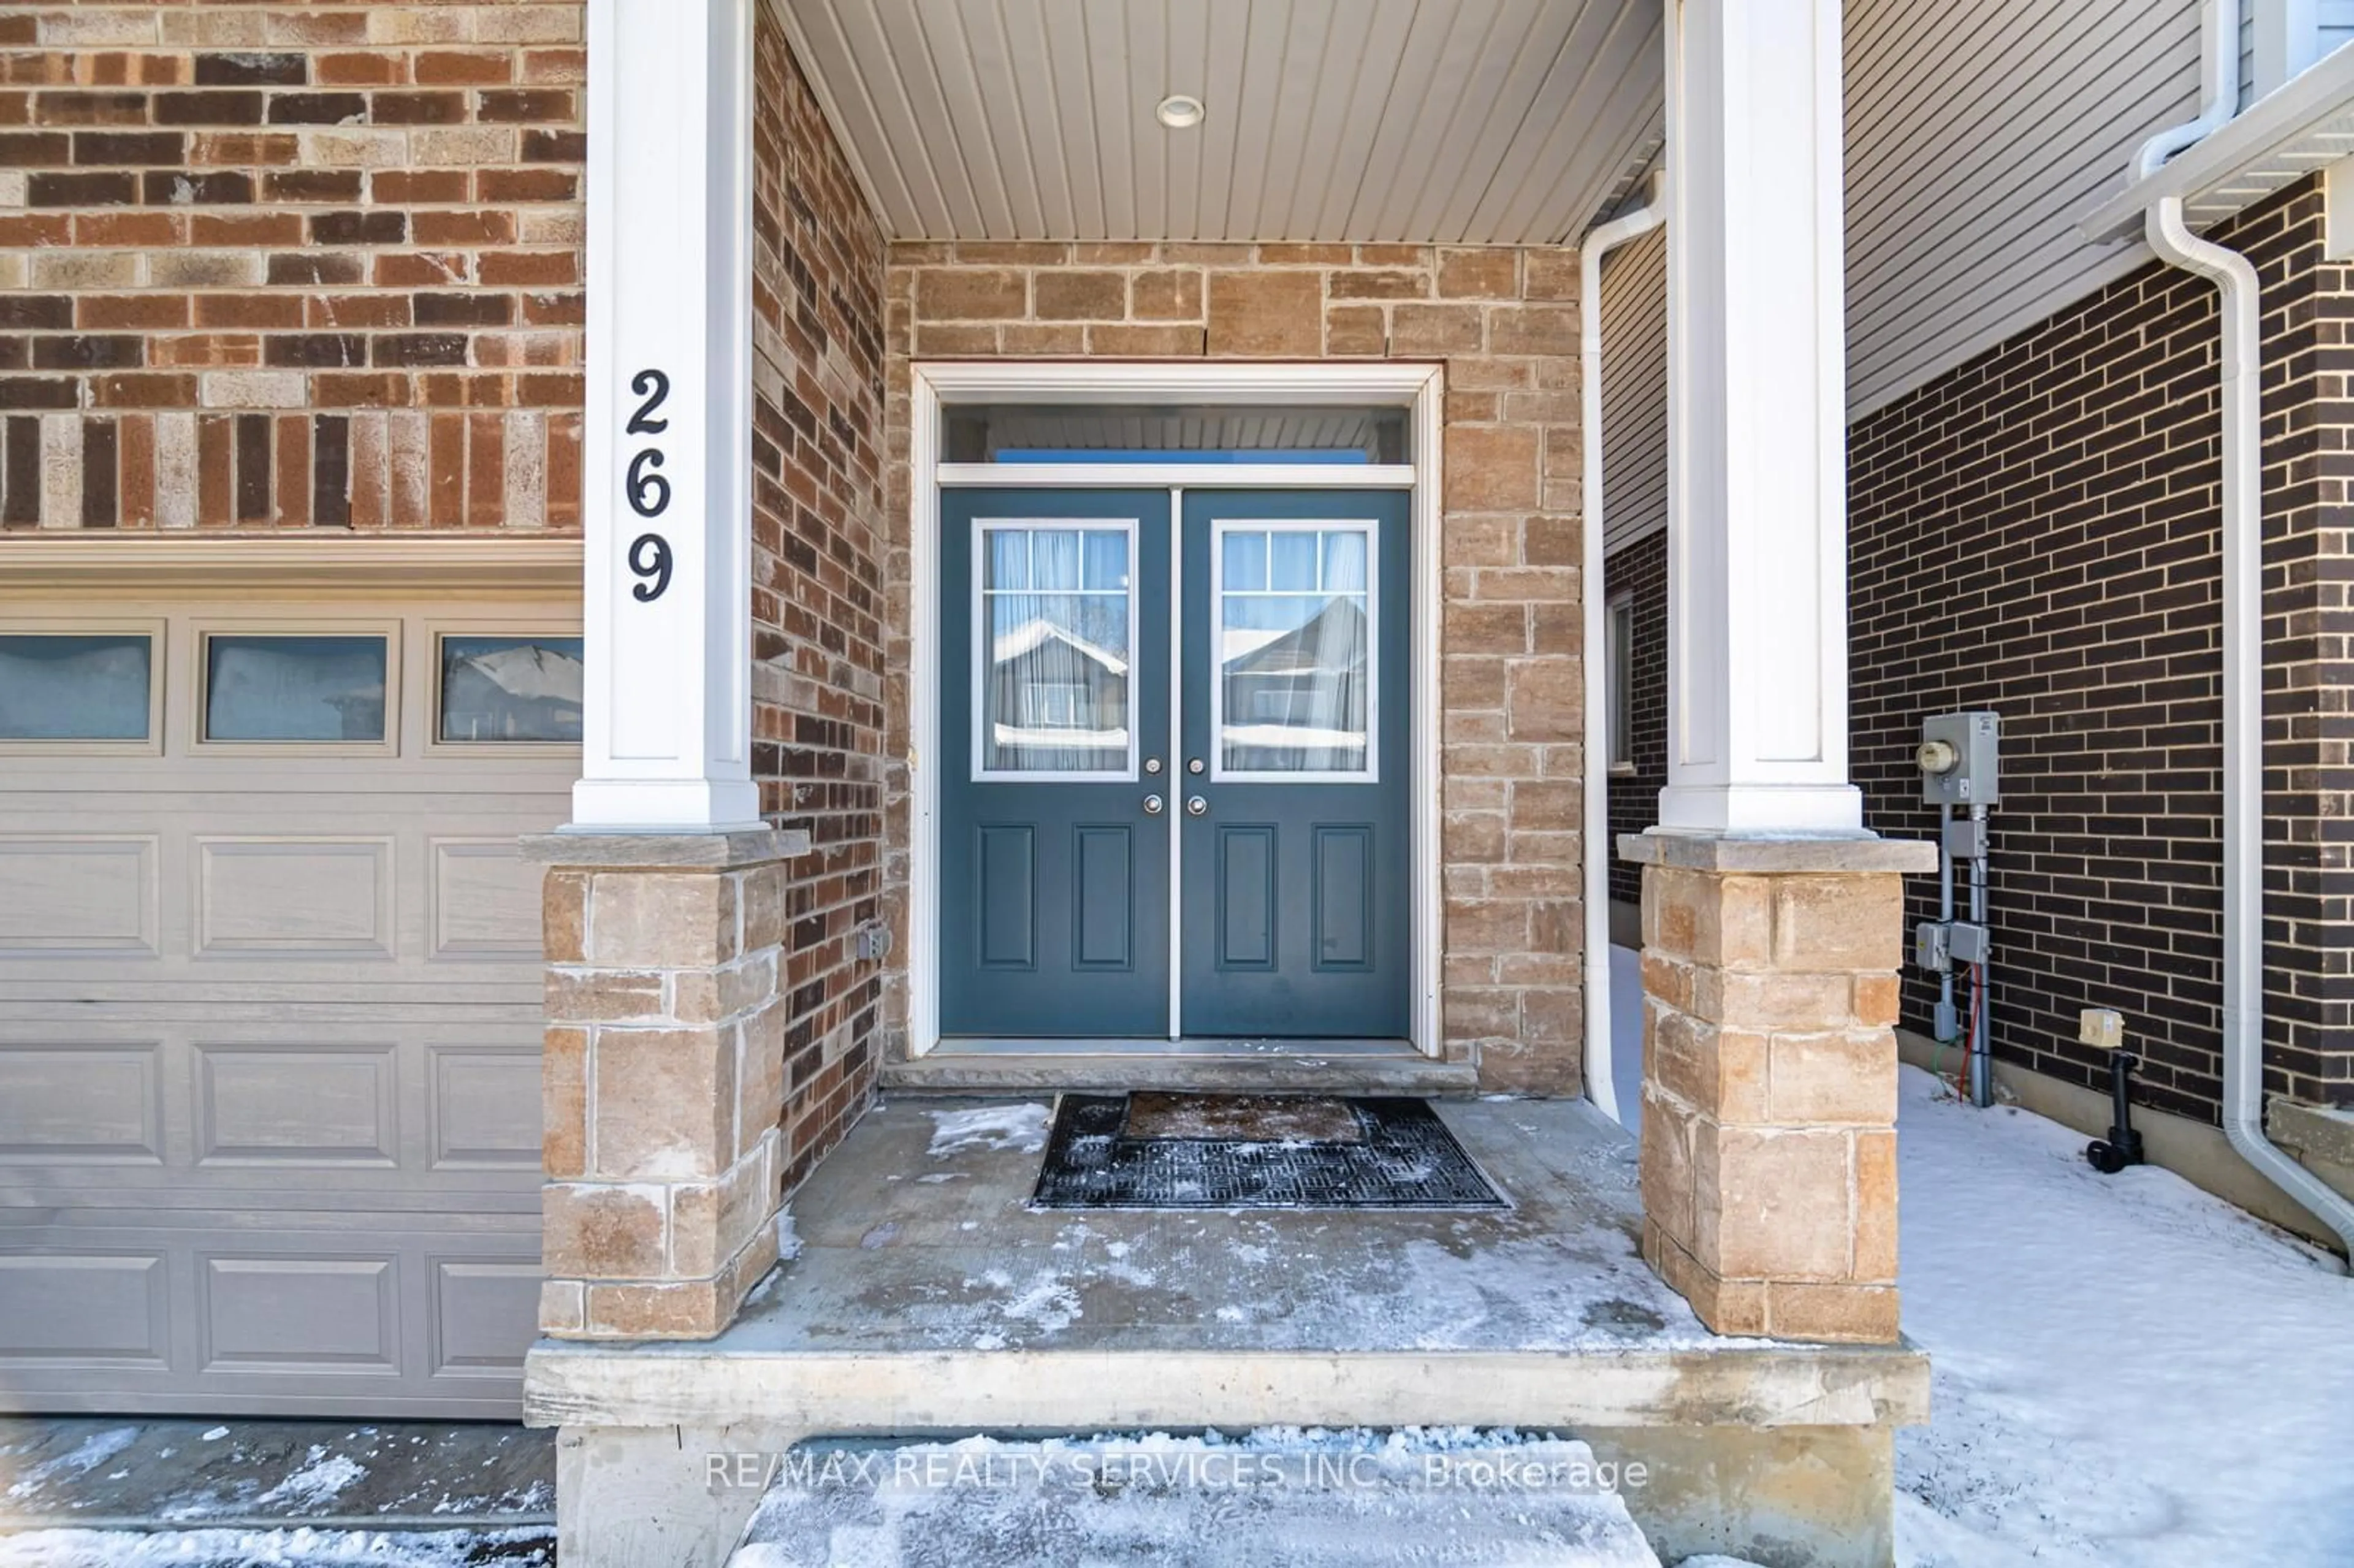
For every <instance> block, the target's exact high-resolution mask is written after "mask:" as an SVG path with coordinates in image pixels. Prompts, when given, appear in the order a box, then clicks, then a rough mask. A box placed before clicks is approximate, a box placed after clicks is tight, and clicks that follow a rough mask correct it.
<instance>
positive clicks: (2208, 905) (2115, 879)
mask: <svg viewBox="0 0 2354 1568" xmlns="http://www.w3.org/2000/svg"><path fill="white" fill-rule="evenodd" d="M2321 228H2322V197H2321V191H2320V185H2319V181H2318V179H2314V180H2308V181H2306V182H2305V183H2304V184H2302V185H2298V186H2296V187H2293V188H2291V189H2290V190H2288V191H2285V192H2284V193H2282V194H2281V195H2280V196H2276V197H2274V198H2273V199H2271V200H2269V201H2267V202H2265V203H2264V204H2263V205H2262V206H2260V207H2255V208H2253V209H2252V210H2251V211H2249V212H2247V213H2245V214H2243V215H2242V216H2240V217H2237V218H2235V219H2233V220H2232V222H2230V223H2228V224H2226V225H2224V226H2223V227H2222V228H2221V229H2219V230H2218V232H2217V235H2216V238H2219V239H2221V241H2222V242H2223V243H2225V244H2229V245H2232V246H2236V247H2239V248H2242V249H2245V250H2246V251H2247V252H2248V254H2249V255H2250V257H2251V258H2252V259H2253V260H2254V261H2255V263H2256V265H2257V268H2258V270H2259V272H2260V273H2261V275H2262V278H2263V284H2264V361H2265V363H2264V436H2265V452H2264V621H2265V624H2264V654H2265V671H2264V688H2265V691H2264V707H2265V724H2264V736H2265V742H2264V763H2265V799H2264V820H2265V839H2266V842H2265V846H2264V856H2265V883H2266V892H2265V898H2266V920H2265V934H2266V965H2265V993H2266V996H2265V1005H2266V1013H2267V1020H2266V1030H2267V1035H2266V1043H2267V1054H2266V1062H2265V1073H2264V1080H2265V1088H2266V1090H2267V1091H2268V1092H2269V1093H2272V1094H2285V1095H2289V1096H2292V1097H2296V1098H2298V1099H2302V1100H2308V1101H2317V1102H2320V1103H2324V1104H2332V1105H2347V1104H2349V1103H2354V980H2349V948H2354V942H2349V938H2354V916H2349V908H2354V863H2349V844H2354V772H2349V768H2348V757H2349V743H2354V715H2349V692H2354V660H2349V650H2348V626H2347V615H2346V610H2347V603H2348V584H2349V580H2354V560H2349V550H2348V544H2349V540H2348V535H2349V524H2354V514H2349V507H2348V502H2347V494H2348V489H2347V485H2348V480H2349V477H2354V455H2349V446H2354V442H2349V435H2354V398H2349V396H2348V392H2347V389H2346V378H2345V375H2344V372H2343V366H2342V363H2341V362H2342V358H2343V355H2344V348H2343V345H2344V344H2345V343H2346V342H2347V341H2348V338H2349V330H2354V271H2349V268H2348V267H2347V266H2346V265H2345V264H2343V263H2338V262H2331V261H2327V260H2325V259H2324V258H2323V255H2322V248H2321ZM2216 354H2217V325H2216V303H2215V291H2214V289H2213V288H2212V286H2211V285H2210V284H2208V283H2205V282H2203V281H2200V280H2198V279H2195V278H2192V277H2190V276H2187V275H2186V274H2184V273H2181V272H2179V271H2175V270H2167V269H2162V268H2159V267H2158V266H2156V265H2152V266H2151V267H2149V268H2147V269H2145V270H2142V271H2139V272H2137V273H2135V274H2134V275H2133V276H2131V277H2129V278H2127V279H2125V280H2124V281H2120V282H2118V283H2116V284H2114V285H2113V286H2111V287H2109V288H2107V289H2105V290H2103V291H2100V292H2099V293H2096V294H2094V295H2093V296H2092V297H2090V298H2088V299H2086V300H2084V301H2083V302H2080V303H2078V304H2076V305H2073V306H2072V307H2070V308H2069V309H2068V310H2066V311H2064V312H2062V313H2060V314H2058V315H2056V316H2053V317H2052V318H2051V319H2050V320H2048V321H2046V322H2043V323H2040V324H2039V325H2036V326H2034V327H2031V328H2030V329H2029V330H2027V331H2026V332H2023V333H2021V334H2019V335H2018V336H2017V337H2014V338H2012V339H2011V340H2010V341H2009V342H2008V343H2005V344H2002V345H2001V346H1999V347H1998V348H1995V349H1992V350H1989V351H1988V353H1986V354H1984V355H1980V356H1978V358H1977V359H1974V360H1972V361H1970V362H1969V363H1968V364H1967V365H1964V366H1960V367H1958V368H1956V369H1955V370H1953V371H1951V372H1949V373H1948V374H1946V376H1941V377H1940V378H1939V379H1937V380H1936V381H1935V382H1932V383H1931V384H1929V385H1928V386H1926V387H1922V388H1921V389H1920V390H1919V391H1917V392H1914V393H1912V394H1910V395H1909V396H1907V397H1903V398H1901V399H1899V400H1898V401H1897V402H1895V403H1893V404H1890V405H1889V406H1888V407H1886V408H1882V409H1880V410H1878V411H1876V412H1874V413H1873V414H1872V415H1870V416H1869V417H1867V418H1863V419H1861V420H1859V421H1858V422H1857V423H1856V425H1855V426H1854V428H1853V429H1852V430H1851V431H1850V440H1849V450H1850V496H1851V516H1850V542H1851V550H1852V556H1851V577H1850V583H1851V588H1850V623H1851V626H1852V628H1853V631H1852V638H1853V642H1852V646H1853V655H1852V667H1853V725H1854V728H1853V747H1854V750H1853V755H1854V759H1855V760H1854V771H1855V775H1856V778H1857V779H1858V781H1859V782H1860V783H1861V785H1862V786H1863V788H1864V790H1865V793H1866V797H1867V800H1868V809H1869V811H1870V821H1871V825H1872V827H1873V828H1875V829H1876V830H1878V831H1879V832H1882V833H1886V834H1895V835H1902V836H1927V835H1929V834H1930V833H1931V832H1934V829H1935V818H1934V815H1933V814H1932V812H1931V811H1930V810H1929V809H1927V808H1925V807H1923V806H1922V805H1921V804H1920V786H1919V775H1918V774H1917V773H1916V772H1915V771H1914V766H1913V762H1912V751H1913V747H1914V744H1915V742H1916V741H1917V740H1918V738H1919V733H1920V721H1921V719H1922V717H1923V715H1928V714H1934V713H1940V712H1945V711H1947V710H1951V709H1958V708H1979V707H1984V708H1991V709H1993V710H1995V711H1996V712H1998V713H1999V714H2000V715H2002V720H2003V796H2002V802H2001V804H2000V805H1999V807H1997V808H1996V810H1995V812H1994V857H1993V862H1992V873H1993V888H1992V899H1991V905H1992V919H1993V925H1994V930H1995V943H1996V946H1995V965H1994V969H1995V987H1994V991H1993V998H1992V1019H1993V1033H1994V1045H1995V1051H1996V1054H1998V1055H1999V1056H2002V1057H2004V1058H2005V1059H2007V1060H2009V1061H2013V1062H2017V1063H2020V1064H2022V1065H2027V1066H2030V1067H2033V1068H2035V1069H2038V1070H2040V1071H2042V1072H2046V1073H2050V1074H2053V1075H2058V1076H2060V1077H2062V1078H2063V1079H2066V1080H2069V1081H2072V1082H2074V1083H2077V1084H2082V1085H2085V1086H2093V1087H2100V1086H2105V1083H2106V1060H2105V1057H2104V1056H2103V1055H2102V1054H2100V1053H2097V1052H2094V1051H2093V1050H2092V1049H2091V1048H2089V1047H2086V1046H2083V1045H2079V1044H2077V1043H2076V1011H2077V1009H2078V1008H2080V1007H2086V1006H2103V1007H2115V1008H2116V1009H2118V1010H2120V1011H2121V1012H2124V1013H2125V1015H2126V1029H2127V1031H2128V1038H2129V1040H2130V1042H2131V1043H2132V1044H2134V1045H2135V1047H2136V1048H2137V1049H2138V1050H2140V1051H2141V1052H2142V1053H2143V1054H2144V1056H2145V1060H2146V1061H2147V1068H2146V1070H2145V1072H2144V1075H2143V1093H2144V1094H2145V1096H2146V1097H2147V1100H2148V1101H2149V1102H2150V1103H2151V1104H2154V1105H2156V1106H2158V1107H2161V1108H2163V1109H2166V1110H2169V1111H2174V1112H2178V1113H2179V1114H2182V1115H2186V1116H2190V1117H2195V1118H2200V1119H2203V1120H2209V1121H2211V1120H2213V1119H2215V1118H2216V1116H2217V1113H2218V1106H2219V1100H2220V1097H2221V1086H2220V1079H2219V1073H2220V1069H2221V978H2220V960H2221V913H2220V911H2221V885H2220V874H2221V853H2222V850H2221V821H2220V812H2221V763H2222V752H2221V721H2222V701H2221V652H2220V646H2221V644H2220V637H2221V560H2220V555H2219V549H2220V532H2221V524H2220V505H2221V502H2220V498H2219V497H2220V488H2219V487H2220V483H2221V466H2220V459H2219V455H2218V451H2219V449H2218V446H2217V428H2216V419H2217V409H2216V397H2217V388H2216ZM1911 892H1912V906H1911V908H1910V909H1909V911H1908V915H1909V916H1910V917H1912V918H1915V919H1917V918H1920V917H1922V916H1925V915H1926V914H1927V913H1928V912H1929V907H1928V901H1929V900H1930V899H1933V898H1934V896H1935V887H1934V885H1933V884H1931V883H1928V882H1925V881H1916V882H1915V883H1914V885H1913V886H1912V890H1911ZM1931 999H1932V991H1931V988H1930V987H1929V986H1928V985H1927V984H1926V983H1925V981H1924V980H1923V979H1922V978H1921V977H1920V976H1919V975H1918V974H1917V973H1915V972H1914V971H1913V970H1911V969H1910V968H1909V967H1908V969H1907V971H1906V983H1905V998H1904V1012H1905V1017H1906V1020H1907V1021H1908V1022H1910V1023H1912V1024H1913V1025H1914V1027H1916V1028H1925V1027H1926V1026H1927V1023H1928V1004H1929V1002H1930V1001H1931Z"/></svg>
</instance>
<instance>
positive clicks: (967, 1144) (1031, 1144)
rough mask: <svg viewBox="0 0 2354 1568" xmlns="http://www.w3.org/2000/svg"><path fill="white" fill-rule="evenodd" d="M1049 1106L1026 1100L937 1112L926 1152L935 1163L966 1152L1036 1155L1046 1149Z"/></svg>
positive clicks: (933, 1114) (934, 1113) (933, 1119)
mask: <svg viewBox="0 0 2354 1568" xmlns="http://www.w3.org/2000/svg"><path fill="white" fill-rule="evenodd" d="M1046 1114H1047V1111H1046V1107H1044V1106H1043V1105H1039V1104H1037V1103H1035V1102H1033V1101H1026V1100H1025V1101H1021V1102H1017V1103H1013V1104H1006V1105H983V1106H979V1107H975V1108H973V1109H971V1110H955V1111H934V1112H932V1113H931V1117H932V1141H931V1147H929V1148H928V1149H927V1150H924V1152H925V1153H927V1154H928V1155H930V1156H931V1157H932V1158H934V1159H935V1160H938V1159H940V1158H943V1157H944V1156H947V1155H950V1154H956V1153H959V1152H960V1151H962V1150H967V1149H1018V1150H1021V1151H1022V1152H1023V1153H1024V1154H1035V1153H1037V1152H1038V1151H1039V1150H1042V1149H1044V1148H1045V1147H1046Z"/></svg>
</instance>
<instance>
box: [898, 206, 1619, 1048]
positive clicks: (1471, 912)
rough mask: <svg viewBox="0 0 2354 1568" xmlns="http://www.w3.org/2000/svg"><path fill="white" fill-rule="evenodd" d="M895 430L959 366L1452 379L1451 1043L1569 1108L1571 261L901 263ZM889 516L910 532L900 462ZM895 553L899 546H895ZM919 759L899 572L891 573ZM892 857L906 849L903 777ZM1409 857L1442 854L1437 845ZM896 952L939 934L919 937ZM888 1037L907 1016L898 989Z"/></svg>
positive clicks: (1572, 1027)
mask: <svg viewBox="0 0 2354 1568" xmlns="http://www.w3.org/2000/svg"><path fill="white" fill-rule="evenodd" d="M891 260H892V266H891V292H890V308H891V334H890V350H891V355H892V366H891V376H892V383H891V386H892V395H893V398H894V414H893V419H892V428H893V429H894V431H895V432H898V433H899V434H900V435H901V437H902V439H904V432H905V431H906V429H907V393H908V387H909V381H908V363H909V361H910V360H911V359H913V358H918V357H921V358H930V357H945V356H955V355H986V356H1003V357H1009V358H1011V357H1018V356H1023V355H1059V356H1076V355H1094V356H1102V357H1108V358H1136V357H1155V358H1195V359H1199V358H1204V357H1206V358H1212V359H1250V358H1262V359H1321V358H1376V359H1378V358H1384V357H1388V358H1396V359H1403V360H1422V361H1438V362H1443V363H1444V364H1445V366H1446V367H1447V407H1446V452H1445V463H1446V494H1445V496H1444V500H1443V504H1444V511H1445V519H1444V525H1443V556H1444V566H1445V573H1446V580H1445V583H1444V585H1443V587H1444V594H1445V599H1446V608H1445V616H1444V625H1443V627H1442V630H1441V633H1440V637H1441V643H1442V646H1441V649H1440V652H1441V654H1442V658H1443V665H1442V669H1443V674H1442V676H1441V683H1442V698H1441V700H1442V702H1443V704H1444V706H1445V709H1446V713H1445V722H1444V736H1443V738H1444V751H1443V768H1444V770H1445V774H1446V779H1445V784H1444V805H1445V822H1444V835H1445V838H1444V842H1443V843H1442V844H1441V845H1440V846H1439V847H1438V853H1439V854H1440V855H1441V857H1442V859H1443V863H1444V878H1445V896H1446V906H1447V907H1446V969H1445V973H1444V977H1443V984H1444V992H1443V1011H1444V1012H1445V1019H1446V1022H1445V1032H1446V1041H1447V1050H1448V1051H1449V1052H1450V1053H1452V1054H1454V1055H1455V1056H1456V1057H1457V1058H1458V1059H1469V1058H1472V1057H1476V1058H1477V1059H1478V1061H1479V1072H1480V1080H1481V1082H1482V1083H1483V1084H1485V1085H1487V1086H1490V1087H1493V1088H1497V1089H1511V1090H1528V1091H1532V1092H1539V1093H1553V1094H1575V1093H1576V1092H1577V1091H1578V1087H1579V1086H1580V1083H1581V1082H1582V1071H1581V1069H1582V1057H1583V1051H1584V1029H1585V1023H1584V1018H1585V1011H1584V1009H1585V990H1584V980H1585V976H1584V965H1583V956H1582V955H1583V946H1582V944H1583V941H1584V938H1583V935H1582V933H1583V931H1584V928H1585V927H1584V916H1585V910H1584V904H1583V893H1584V872H1583V870H1582V860H1581V856H1582V853H1583V843H1584V835H1583V833H1582V832H1581V826H1582V821H1581V812H1582V810H1583V807H1582V805H1581V801H1582V800H1583V797H1584V790H1585V786H1584V777H1583V770H1584V756H1585V747H1584V744H1583V742H1584V733H1583V726H1584V722H1585V717H1584V715H1585V684H1584V683H1585V674H1584V660H1583V657H1582V654H1583V642H1582V638H1583V631H1582V630H1581V620H1580V615H1579V604H1578V599H1579V583H1578V575H1579V574H1578V561H1579V554H1578V552H1579V543H1578V540H1579V533H1578V515H1577V514H1578V507H1579V504H1580V497H1579V493H1578V462H1579V456H1580V453H1579V446H1578V431H1577V419H1578V391H1577V374H1578V361H1577V302H1576V291H1577V258H1576V254H1575V252H1574V251H1569V250H1562V249H1527V250H1520V249H1505V248H1461V249H1458V248H1454V247H1433V246H1416V245H1359V246H1353V247H1352V246H1349V245H1337V244H1326V245H1286V244H1265V245H1234V244H1183V243H1175V242H1169V243H1159V244H1154V243H1125V242H1110V243H1100V242H1099V243H1083V244H1062V243H1058V242H1049V243H1032V242H1000V243H960V244H957V245H953V246H950V245H944V244H902V245H896V246H894V247H893V248H892V252H891ZM906 455H907V454H906V451H905V450H904V447H902V448H901V450H898V451H897V452H896V456H897V457H898V458H899V459H900V460H901V461H898V462H896V463H895V465H894V467H893V471H892V473H893V485H894V488H893V491H892V502H891V515H892V518H893V520H894V525H895V526H896V527H902V528H904V525H905V519H906V518H907V464H906V462H905V461H904V460H905V458H906ZM901 543H902V545H903V546H904V543H905V541H904V539H902V541H901ZM892 582H893V588H892V610H891V615H892V626H893V629H894V630H893V638H894V642H893V650H894V652H893V657H892V661H891V667H892V670H893V673H894V685H893V689H892V702H891V709H892V713H893V715H894V719H893V725H894V727H893V729H892V732H891V734H890V736H889V737H888V738H887V740H886V743H885V747H884V750H885V755H886V756H887V757H890V758H901V757H904V756H905V755H906V747H907V736H906V732H905V728H904V726H905V724H906V719H905V716H904V715H905V711H906V710H905V704H904V701H903V695H904V689H903V687H902V685H901V684H900V681H901V679H902V675H901V673H902V672H904V671H905V670H906V668H907V624H908V620H907V610H908V607H907V587H906V584H907V578H906V575H905V562H904V559H900V560H898V561H897V562H896V569H895V576H894V577H893V579H892ZM892 772H893V801H894V810H893V825H892V833H893V838H892V842H893V843H894V844H895V845H904V844H905V843H906V842H907V839H906V832H907V823H906V817H907V808H906V801H907V792H906V778H905V769H904V768H902V767H901V766H900V765H898V764H897V763H896V761H895V762H894V763H893V764H892ZM1420 853H1428V852H1427V850H1425V851H1423V852H1420ZM900 892H901V887H900V885H899V884H897V883H895V885H894V901H895V923H896V926H897V927H898V934H899V946H900V950H902V951H905V950H906V948H907V944H908V943H910V942H911V941H925V940H928V939H929V938H928V936H927V935H926V934H924V933H911V932H909V931H907V928H906V918H905V912H904V910H899V909H896V903H897V902H898V895H899V894H900ZM893 1022H894V1024H895V1025H902V1024H904V1018H903V1016H902V1015H901V1012H900V1006H899V1000H898V997H897V995H896V992H895V996H894V1012H893Z"/></svg>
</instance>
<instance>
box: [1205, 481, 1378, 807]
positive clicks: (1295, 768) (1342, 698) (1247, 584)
mask: <svg viewBox="0 0 2354 1568" xmlns="http://www.w3.org/2000/svg"><path fill="white" fill-rule="evenodd" d="M1369 540H1370V532H1369V530H1367V529H1365V528H1363V527H1348V528H1265V529H1246V528H1230V529H1227V530H1226V531H1225V534H1224V535H1223V539H1222V543H1221V546H1220V551H1221V555H1220V560H1219V577H1218V601H1219V602H1218V666H1219V668H1218V680H1219V696H1220V709H1219V724H1218V745H1219V750H1220V763H1221V770H1222V771H1224V772H1227V773H1363V772H1366V771H1368V767H1367V761H1368V752H1367V748H1366V744H1365V737H1366V732H1367V728H1368V715H1369V714H1370V712H1371V709H1372V705H1373V673H1372V670H1371V668H1370V666H1369V664H1368V662H1367V656H1368V651H1369V650H1370V649H1371V648H1372V646H1373V640H1372V638H1371V636H1370V635H1369V632H1368V626H1369V622H1370V620H1371V617H1372V613H1373V603H1372V596H1371V592H1370V590H1369V588H1368V587H1367V579H1366V555H1367V546H1368V543H1369Z"/></svg>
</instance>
